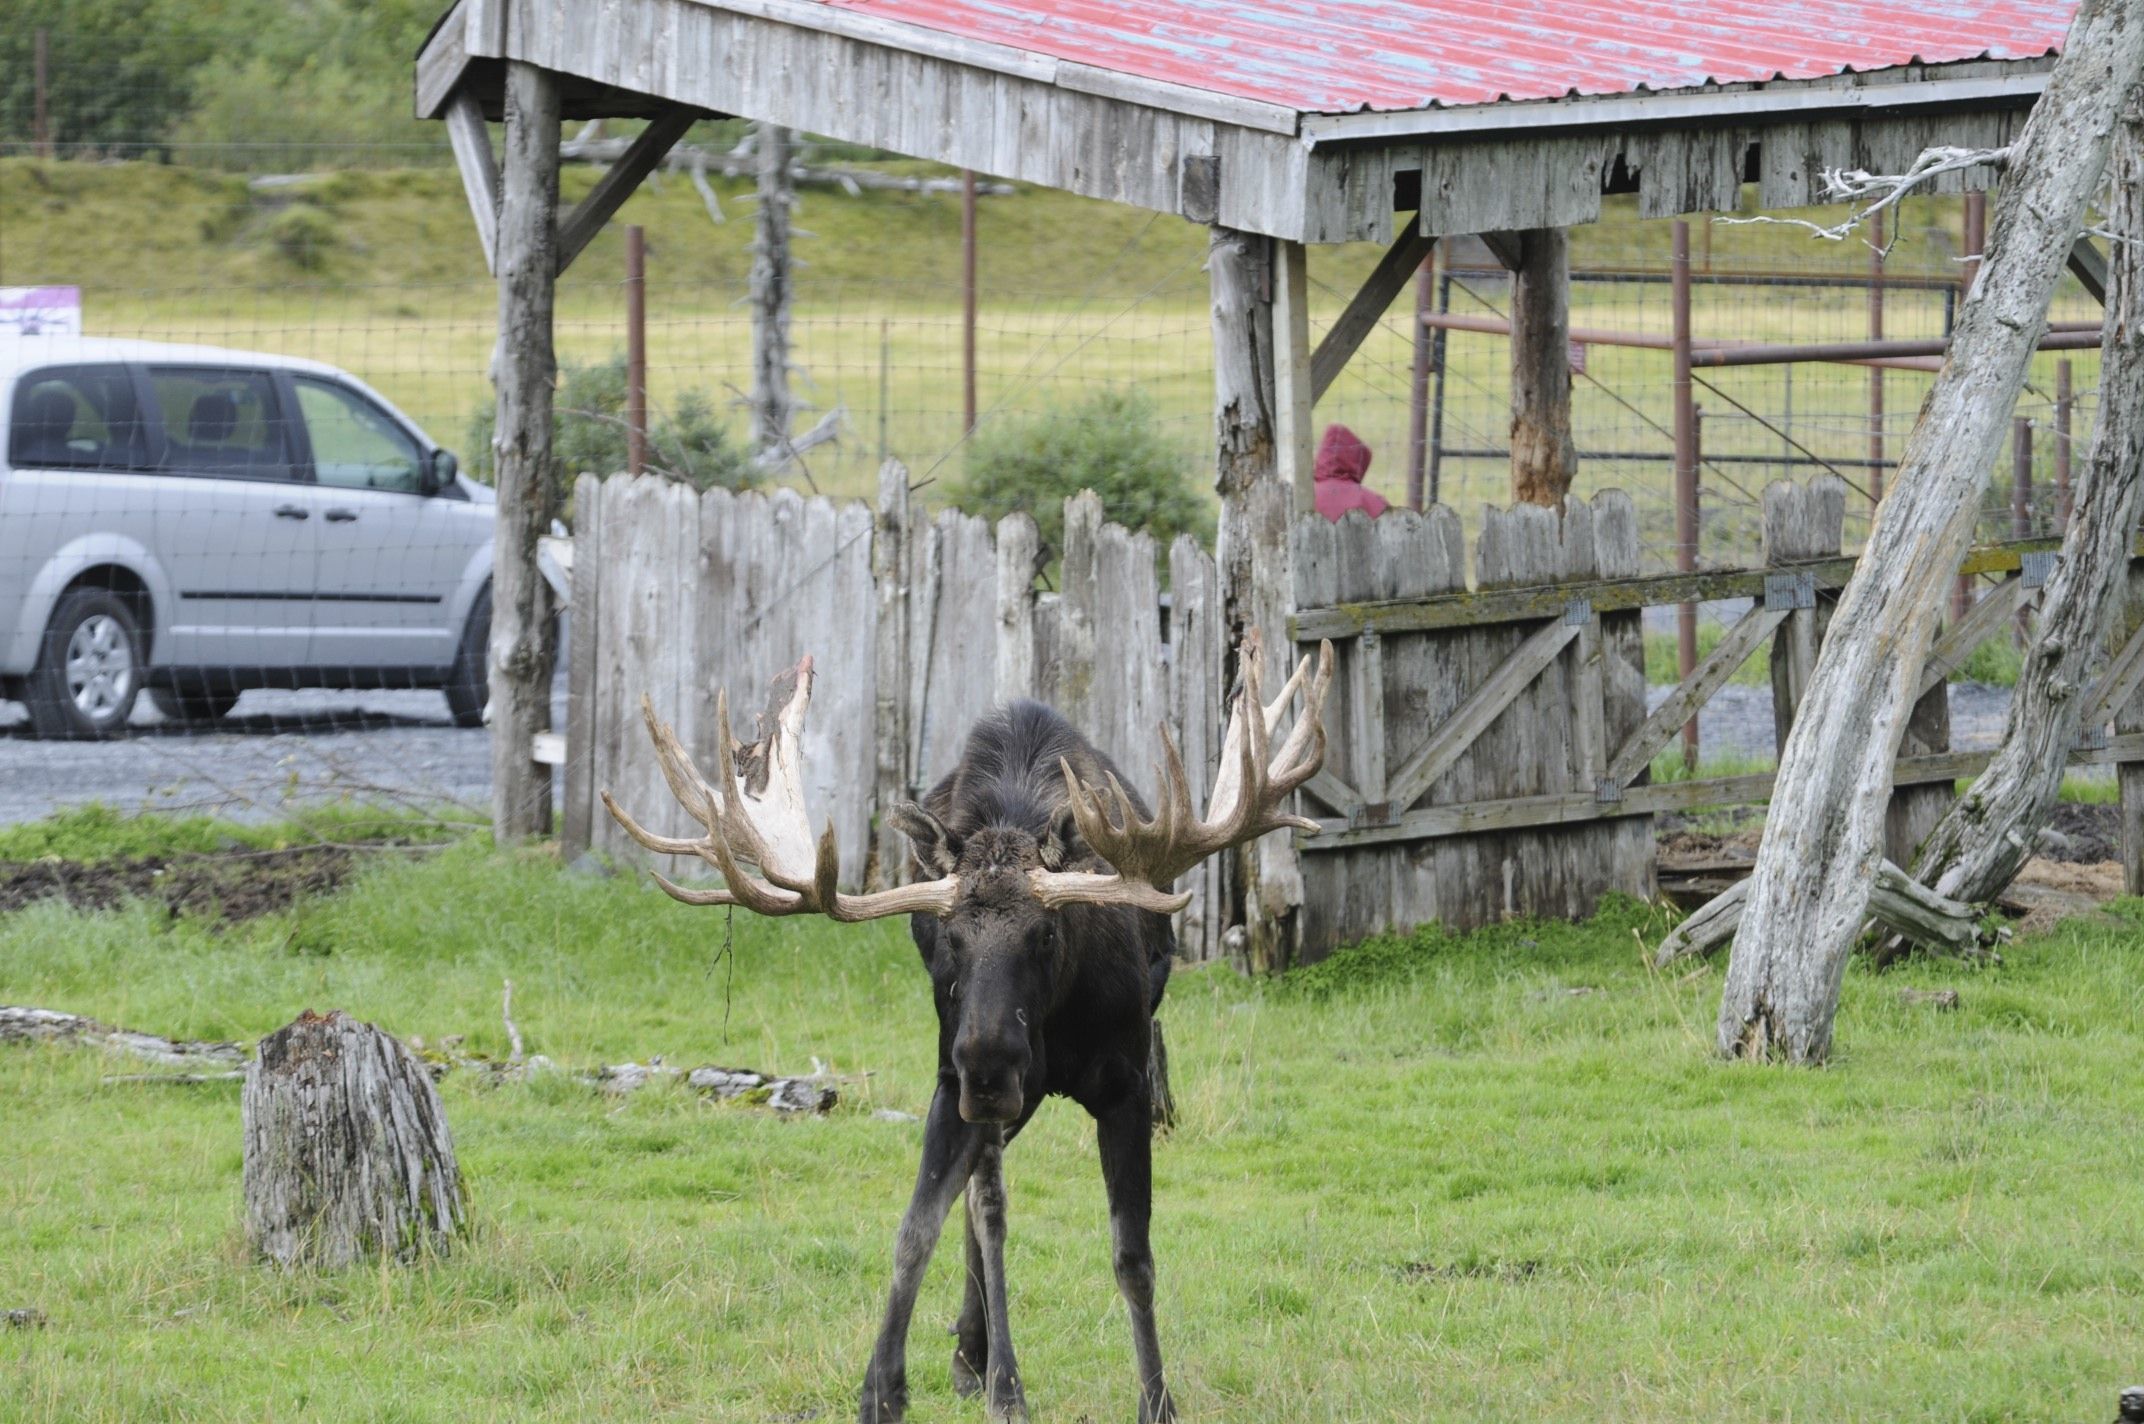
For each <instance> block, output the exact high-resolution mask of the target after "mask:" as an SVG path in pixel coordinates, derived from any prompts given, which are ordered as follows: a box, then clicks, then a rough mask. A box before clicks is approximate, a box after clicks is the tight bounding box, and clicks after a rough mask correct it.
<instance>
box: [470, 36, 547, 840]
mask: <svg viewBox="0 0 2144 1424" xmlns="http://www.w3.org/2000/svg"><path fill="white" fill-rule="evenodd" d="M558 140H559V81H558V76H557V75H556V74H553V73H552V72H551V71H549V70H546V69H542V68H539V67H537V66H536V65H532V64H524V63H521V62H520V61H518V60H517V61H512V62H509V63H508V64H507V66H506V165H505V175H504V178H505V181H504V184H503V187H502V189H501V193H502V199H503V201H502V202H501V205H500V210H499V254H498V277H499V344H498V348H497V352H498V354H497V358H496V366H497V370H496V373H495V379H496V380H497V381H498V386H499V394H498V418H497V423H496V425H495V426H494V430H495V433H494V435H493V436H492V454H493V459H494V468H495V469H496V471H497V479H498V484H497V489H498V501H497V505H496V518H495V523H496V526H497V529H498V534H497V538H496V540H495V542H494V548H495V551H496V552H495V554H494V556H493V559H492V585H491V586H492V597H491V638H490V642H489V646H488V654H489V656H488V657H487V659H486V663H487V666H488V668H489V671H490V685H491V707H492V715H491V786H492V793H491V794H492V812H491V824H492V834H493V836H494V837H495V838H496V839H497V841H498V843H499V844H500V845H502V846H503V845H507V844H510V843H512V842H514V841H518V840H523V839H526V838H529V837H534V836H541V835H545V834H547V833H548V832H549V831H550V829H551V769H550V768H549V767H548V766H544V765H542V764H541V763H539V762H537V761H536V760H535V759H534V757H533V755H532V754H531V748H532V747H533V746H534V745H535V742H536V737H537V734H538V733H542V732H548V731H550V730H551V668H552V664H553V662H554V661H555V659H556V657H557V653H558V648H557V643H556V639H555V636H554V629H555V627H556V620H555V619H554V618H553V617H552V611H553V610H552V597H551V588H550V585H549V584H548V583H547V582H546V581H545V579H544V576H543V574H542V572H541V570H540V569H539V568H538V566H537V562H536V550H537V541H538V540H539V539H540V538H542V537H543V536H544V535H546V534H548V533H550V531H551V518H552V515H553V513H554V512H555V510H556V506H557V492H556V490H555V489H554V484H555V481H554V480H553V478H552V474H551V437H552V398H553V392H554V387H555V385H556V382H557V377H558V362H557V357H556V350H555V347H554V345H553V341H554V332H553V325H552V317H553V313H554V310H555V305H556V299H557V291H558V259H557V242H558Z"/></svg>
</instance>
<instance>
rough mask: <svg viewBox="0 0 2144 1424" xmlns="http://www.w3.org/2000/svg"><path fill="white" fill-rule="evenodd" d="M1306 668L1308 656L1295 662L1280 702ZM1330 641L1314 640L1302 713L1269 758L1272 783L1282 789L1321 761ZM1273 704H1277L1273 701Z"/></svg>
mask: <svg viewBox="0 0 2144 1424" xmlns="http://www.w3.org/2000/svg"><path fill="white" fill-rule="evenodd" d="M1309 671H1310V659H1309V658H1304V659H1303V660H1302V661H1301V662H1300V663H1298V664H1296V669H1295V676H1293V677H1291V678H1289V679H1288V689H1287V690H1286V691H1284V692H1283V693H1282V696H1281V701H1282V702H1284V701H1285V700H1286V699H1287V697H1288V695H1289V694H1290V693H1291V692H1292V691H1293V690H1294V689H1295V688H1296V687H1298V686H1300V685H1301V684H1302V681H1303V677H1304V674H1306V673H1308V672H1309ZM1332 682H1333V645H1332V643H1331V641H1330V640H1326V641H1321V642H1320V643H1319V644H1318V671H1317V673H1316V675H1315V676H1313V677H1312V678H1311V679H1310V686H1309V690H1308V691H1307V692H1305V694H1304V696H1303V711H1302V715H1301V716H1299V717H1297V718H1296V719H1295V725H1294V726H1293V727H1292V728H1290V729H1289V731H1288V739H1287V740H1286V741H1285V742H1283V743H1281V748H1280V753H1279V755H1277V756H1275V757H1274V758H1273V760H1272V763H1271V766H1272V768H1273V769H1272V772H1271V777H1272V782H1273V785H1274V786H1275V787H1276V788H1278V789H1279V790H1281V791H1283V792H1288V791H1293V790H1295V789H1296V788H1297V787H1299V786H1301V785H1302V784H1303V783H1304V782H1306V781H1308V780H1310V778H1311V777H1313V776H1315V775H1317V771H1318V768H1319V767H1320V766H1322V765H1324V762H1325V698H1326V695H1327V694H1328V693H1330V692H1331V690H1332ZM1274 705H1275V707H1276V708H1278V707H1279V706H1280V705H1281V704H1280V702H1276V703H1275V704H1274Z"/></svg>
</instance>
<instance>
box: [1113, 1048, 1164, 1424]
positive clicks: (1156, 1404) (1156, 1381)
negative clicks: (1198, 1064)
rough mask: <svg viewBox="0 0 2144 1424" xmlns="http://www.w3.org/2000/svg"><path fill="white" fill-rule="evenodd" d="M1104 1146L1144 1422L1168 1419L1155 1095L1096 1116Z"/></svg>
mask: <svg viewBox="0 0 2144 1424" xmlns="http://www.w3.org/2000/svg"><path fill="white" fill-rule="evenodd" d="M1095 1136H1096V1138H1097V1140H1098V1141H1099V1143H1100V1146H1101V1149H1102V1183H1103V1185H1104V1186H1105V1187H1107V1188H1108V1191H1109V1235H1110V1244H1111V1248H1112V1249H1111V1252H1110V1259H1111V1263H1112V1264H1113V1265H1114V1266H1115V1267H1116V1272H1117V1289H1118V1290H1119V1291H1121V1292H1123V1294H1124V1308H1125V1310H1126V1312H1127V1313H1129V1314H1130V1316H1131V1321H1132V1356H1133V1358H1134V1360H1135V1361H1136V1362H1137V1364H1138V1368H1139V1424H1167V1421H1171V1420H1174V1419H1175V1418H1176V1405H1175V1403H1174V1401H1172V1400H1171V1399H1170V1398H1169V1386H1168V1384H1167V1383H1166V1382H1165V1381H1164V1380H1163V1379H1162V1375H1161V1337H1160V1335H1159V1334H1157V1333H1156V1331H1155V1329H1154V1251H1153V1248H1152V1247H1151V1246H1149V1245H1148V1244H1147V1219H1148V1217H1149V1216H1150V1215H1152V1212H1153V1205H1154V1165H1153V1164H1154V1157H1153V1149H1154V1126H1153V1100H1152V1098H1151V1096H1150V1094H1149V1093H1148V1091H1147V1089H1146V1086H1145V1085H1144V1083H1142V1084H1141V1085H1140V1087H1139V1089H1138V1091H1136V1092H1134V1093H1131V1094H1129V1095H1128V1096H1127V1097H1126V1098H1125V1099H1124V1101H1122V1102H1120V1103H1119V1104H1118V1105H1117V1106H1115V1107H1113V1108H1111V1109H1110V1110H1109V1111H1107V1112H1104V1113H1098V1114H1096V1117H1095Z"/></svg>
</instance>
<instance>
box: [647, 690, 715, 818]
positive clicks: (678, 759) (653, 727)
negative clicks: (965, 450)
mask: <svg viewBox="0 0 2144 1424" xmlns="http://www.w3.org/2000/svg"><path fill="white" fill-rule="evenodd" d="M640 719H641V721H643V722H645V723H647V725H648V740H649V741H651V742H653V743H654V744H655V762H656V765H657V766H659V767H661V768H662V773H663V780H664V781H666V782H668V783H669V785H670V794H671V795H672V796H674V797H676V798H677V803H678V804H679V805H680V806H683V807H684V808H685V810H686V812H687V813H688V814H689V815H691V817H692V818H693V819H694V820H695V821H698V822H699V823H700V824H701V825H703V826H705V827H707V829H708V830H710V831H712V830H714V829H715V826H716V823H717V818H718V817H719V816H720V815H721V814H722V812H721V805H722V802H721V796H720V794H719V793H717V792H716V790H715V788H714V787H712V786H709V785H708V784H707V778H706V777H704V776H702V775H701V774H700V768H699V767H698V766H697V765H695V764H694V762H693V760H692V753H690V752H688V751H686V750H685V748H684V745H683V744H682V743H681V742H679V741H678V739H677V731H676V729H675V728H673V727H672V726H671V725H670V724H669V723H668V722H665V721H663V720H662V719H661V718H659V717H657V716H656V715H655V701H654V699H653V698H651V697H649V696H648V695H647V694H646V693H645V692H643V693H642V694H640Z"/></svg>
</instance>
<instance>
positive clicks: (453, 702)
mask: <svg viewBox="0 0 2144 1424" xmlns="http://www.w3.org/2000/svg"><path fill="white" fill-rule="evenodd" d="M490 642H491V585H490V584H488V583H487V584H485V585H484V587H483V588H482V589H480V590H478V592H477V596H476V602H474V603H472V604H470V605H469V622H468V624H467V626H465V627H464V628H463V629H462V645H461V647H460V649H459V650H457V651H456V652H455V654H454V670H453V671H452V672H451V673H449V674H447V710H448V711H449V712H451V713H452V714H453V715H454V725H455V726H457V727H481V726H483V725H484V704H485V703H486V702H488V701H490V700H491V674H490V671H489V670H488V669H487V668H486V666H485V660H484V649H485V647H486V645H487V644H489V643H490Z"/></svg>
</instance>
